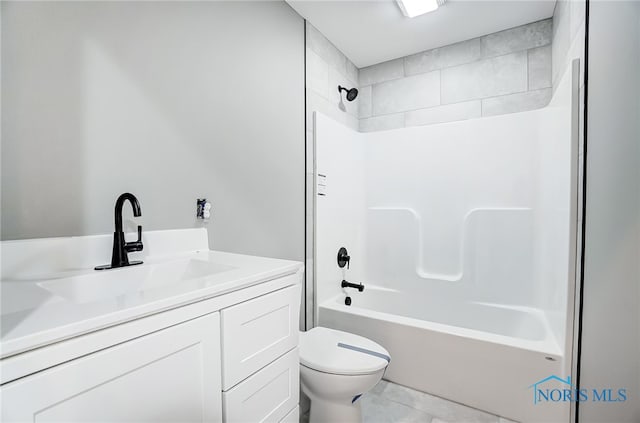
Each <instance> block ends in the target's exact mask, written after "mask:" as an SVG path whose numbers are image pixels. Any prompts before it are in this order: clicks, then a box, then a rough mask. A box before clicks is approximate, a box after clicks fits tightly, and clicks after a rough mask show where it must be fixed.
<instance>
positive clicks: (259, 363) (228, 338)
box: [220, 276, 300, 391]
mask: <svg viewBox="0 0 640 423" xmlns="http://www.w3.org/2000/svg"><path fill="white" fill-rule="evenodd" d="M294 278H297V277H296V276H294ZM296 280H297V279H296ZM299 314H300V285H299V284H296V285H293V286H290V287H288V288H284V289H281V290H279V291H276V292H272V293H270V294H267V295H263V296H261V297H258V298H254V299H253V300H249V301H246V302H244V303H241V304H238V305H235V306H233V307H229V308H226V309H224V310H222V311H221V313H220V317H221V325H222V367H223V369H222V390H223V391H226V390H228V389H230V388H231V387H233V386H234V385H236V384H237V383H238V382H240V381H241V380H243V379H245V378H246V377H248V376H249V375H251V374H253V373H255V372H256V371H258V370H260V369H261V368H263V367H264V366H266V365H267V364H269V363H271V362H272V361H273V360H275V359H276V358H278V357H280V356H281V355H282V354H284V353H286V352H287V351H289V350H290V349H292V348H294V347H296V346H297V345H298V315H299Z"/></svg>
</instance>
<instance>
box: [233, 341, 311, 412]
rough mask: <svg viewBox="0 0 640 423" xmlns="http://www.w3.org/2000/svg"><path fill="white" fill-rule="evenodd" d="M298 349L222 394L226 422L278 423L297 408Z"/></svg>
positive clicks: (298, 387) (298, 389)
mask: <svg viewBox="0 0 640 423" xmlns="http://www.w3.org/2000/svg"><path fill="white" fill-rule="evenodd" d="M299 373H300V370H299V360H298V349H297V348H296V349H293V350H291V351H289V352H288V353H287V354H285V355H283V356H282V357H280V358H279V359H278V360H276V361H275V362H273V363H271V364H269V365H268V366H267V367H265V368H264V369H262V370H260V371H259V372H258V373H256V374H254V375H252V376H251V377H249V378H247V379H246V380H244V381H242V382H241V383H240V384H238V385H237V386H234V387H233V388H232V389H230V390H229V391H227V392H223V393H222V402H223V406H222V409H223V413H224V421H225V422H226V423H232V422H239V423H245V422H279V421H281V420H282V419H283V418H284V417H286V416H287V415H288V414H289V412H290V411H291V410H292V409H293V408H297V406H298V399H299V398H298V397H299V395H300V384H299V383H300V382H299V380H300V379H299Z"/></svg>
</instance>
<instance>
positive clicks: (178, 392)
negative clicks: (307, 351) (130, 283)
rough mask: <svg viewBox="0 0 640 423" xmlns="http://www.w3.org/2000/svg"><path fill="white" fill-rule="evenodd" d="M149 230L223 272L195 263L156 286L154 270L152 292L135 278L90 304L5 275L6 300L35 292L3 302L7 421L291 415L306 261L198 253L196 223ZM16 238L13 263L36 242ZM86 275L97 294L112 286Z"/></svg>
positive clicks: (0, 366)
mask: <svg viewBox="0 0 640 423" xmlns="http://www.w3.org/2000/svg"><path fill="white" fill-rule="evenodd" d="M154 236H156V237H158V238H160V237H161V236H164V237H165V238H167V240H166V241H165V244H166V245H171V246H172V248H174V247H173V246H175V245H179V244H180V242H182V244H183V245H187V247H185V249H188V248H191V250H188V251H189V256H188V260H191V262H190V263H191V264H190V265H189V266H191V267H189V268H195V267H196V265H198V268H200V267H202V268H205V269H211V268H215V269H220V268H228V269H229V270H227V271H226V274H225V273H222V272H218V273H216V274H214V275H213V276H207V275H206V274H205V275H204V276H202V273H197V272H196V273H197V275H198V278H196V279H184V278H183V279H181V280H178V281H176V282H175V283H174V284H172V285H169V286H167V287H166V288H162V287H161V288H160V289H158V288H157V286H158V285H157V284H156V285H154V283H155V282H154V280H152V279H149V281H150V282H148V283H149V286H150V288H149V289H148V290H147V289H146V288H145V289H144V290H140V289H139V288H138V287H136V286H134V287H132V288H131V290H130V291H127V292H126V293H125V294H122V290H120V291H119V293H120V294H119V295H120V296H119V297H116V298H115V299H114V298H109V297H108V296H106V297H105V299H104V301H102V302H96V303H89V304H88V303H83V302H82V301H80V300H81V299H82V298H86V296H72V295H69V296H67V298H64V297H58V296H55V295H51V294H47V293H46V292H45V291H43V290H42V289H41V288H40V287H41V286H42V284H40V285H39V282H31V279H29V278H27V277H24V278H22V279H20V278H19V277H15V276H11V277H7V276H5V275H3V287H2V288H3V291H2V293H3V297H4V298H3V305H5V304H9V303H5V302H4V300H6V299H7V298H8V296H12V297H13V298H14V299H16V298H20V296H19V295H16V294H20V293H23V294H22V298H24V297H25V296H26V295H27V294H29V295H31V293H36V294H38V296H37V297H34V300H33V301H31V302H26V303H22V304H19V303H17V302H16V301H15V300H14V301H13V303H11V304H10V305H12V307H13V308H10V307H4V310H3V311H2V313H3V315H2V319H3V321H2V335H3V337H2V342H1V343H0V354H1V357H2V358H1V359H0V407H1V419H0V420H1V421H2V422H7V423H8V422H26V421H30V422H53V421H57V422H91V421H100V422H136V423H138V422H163V421H164V422H242V423H250V422H285V423H293V422H297V421H298V400H299V398H298V395H299V359H298V322H299V318H298V317H299V316H298V315H299V310H300V297H301V279H302V265H301V264H299V263H295V262H289V261H284V260H274V259H265V258H260V257H249V256H239V255H235V254H228V253H218V252H213V251H209V250H207V249H204V250H203V249H202V248H201V247H203V246H206V232H202V231H200V232H194V231H191V232H184V231H180V232H172V233H169V234H156V235H154ZM192 239H194V240H195V241H198V240H200V241H199V244H198V243H196V242H195V241H193V242H192ZM185 240H186V241H189V242H186V241H185ZM178 241H180V242H178ZM56 242H57V241H56ZM65 242H66V241H65ZM73 242H74V243H76V244H77V242H78V241H77V240H73ZM92 242H93V241H92ZM101 242H102V241H101ZM47 243H51V241H46V242H45V241H43V242H42V243H41V244H38V245H44V247H42V248H45V247H46V248H49V246H48V245H49V244H47ZM85 243H86V241H85ZM196 244H197V245H196ZM5 245H6V244H4V243H3V247H5ZM83 245H84V244H83ZM106 245H107V244H106V243H105V246H106ZM158 245H162V244H160V243H158ZM197 246H199V247H200V248H196V247H197ZM18 247H19V248H18ZM18 247H15V246H13V245H9V246H8V247H5V248H3V249H4V250H5V251H3V258H7V257H9V258H11V259H12V260H7V261H8V262H9V264H11V262H12V261H13V262H15V263H20V262H21V261H22V262H28V260H26V259H25V258H24V256H25V255H26V254H27V253H30V251H27V252H26V253H25V252H23V250H24V249H25V248H29V249H33V245H32V244H29V245H27V246H26V247H23V246H22V245H19V246H18ZM55 247H56V250H59V249H60V248H59V245H58V244H56V245H55ZM12 248H14V249H15V251H13V252H11V254H6V253H5V252H6V251H7V250H11V249H12ZM41 250H42V249H41V248H40V249H38V251H37V252H38V254H40V255H42V253H41ZM71 250H72V251H73V252H77V251H79V249H78V248H76V245H75V244H74V248H73V249H71ZM177 253H181V252H180V251H178V252H177ZM91 260H92V261H95V258H92V259H91ZM179 260H182V261H184V260H185V259H184V255H180V256H179ZM163 263H164V262H163ZM180 263H182V262H180ZM202 263H204V264H206V266H204V265H203V264H202ZM212 264H215V266H213V265H212ZM150 265H151V266H158V265H156V264H150ZM223 265H224V266H226V267H223ZM143 266H144V265H143ZM163 266H164V267H163V269H164V268H166V267H170V266H173V265H172V264H168V265H163ZM174 267H177V266H174ZM141 268H142V266H140V267H138V271H139V269H141ZM142 269H143V270H144V268H142ZM152 270H153V269H152ZM124 271H125V272H126V270H124ZM116 272H123V271H120V270H118V271H116ZM149 274H153V272H152V271H150V272H149ZM88 275H89V277H91V276H92V275H94V274H93V273H90V272H88ZM97 275H100V274H97ZM113 275H114V278H115V277H116V276H117V275H118V274H117V273H113ZM125 276H126V275H125ZM87 280H88V281H89V283H94V284H96V285H95V287H99V288H101V289H102V291H99V292H103V291H105V292H108V289H110V286H111V285H109V283H110V282H109V283H105V284H102V280H96V279H87ZM114 280H115V279H114ZM125 280H127V279H125ZM131 280H134V279H131ZM24 281H27V282H24ZM52 281H55V282H57V281H61V282H60V283H61V284H62V283H64V284H66V285H64V286H65V287H69V286H71V285H70V284H71V282H69V280H68V279H67V280H60V279H52ZM134 281H135V280H134ZM72 282H73V284H74V285H73V286H74V287H75V286H80V285H82V286H81V288H82V289H84V290H86V289H88V288H87V287H91V286H90V285H84V283H85V282H84V279H81V280H80V279H79V280H78V282H76V280H73V281H72ZM50 283H52V282H47V284H50ZM98 284H100V285H98ZM23 285H24V287H25V289H24V290H23V291H20V292H18V289H22V288H21V287H22V286H23ZM61 286H62V285H61ZM116 288H118V289H119V288H121V286H119V285H118V286H116V287H115V288H114V289H116ZM65 292H66V291H65ZM82 292H85V291H82ZM95 296H96V295H94V294H93V293H92V295H91V298H92V299H93V298H94V297H95ZM71 299H73V300H75V302H74V301H72V300H71Z"/></svg>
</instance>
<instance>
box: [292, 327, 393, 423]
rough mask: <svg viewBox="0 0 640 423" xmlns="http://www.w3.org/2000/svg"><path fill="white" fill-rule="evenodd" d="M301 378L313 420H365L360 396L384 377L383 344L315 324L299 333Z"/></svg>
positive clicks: (313, 422)
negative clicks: (309, 402) (313, 326)
mask: <svg viewBox="0 0 640 423" xmlns="http://www.w3.org/2000/svg"><path fill="white" fill-rule="evenodd" d="M299 350H300V382H301V384H302V391H303V392H304V393H305V394H306V395H307V396H308V397H309V399H310V400H311V411H310V414H309V422H310V423H324V422H327V423H328V422H331V423H334V422H344V423H359V422H361V421H362V410H361V407H360V401H359V400H360V397H361V396H362V395H363V394H365V393H366V392H367V391H369V390H370V389H371V388H373V387H374V386H376V384H377V383H378V382H380V380H381V379H382V375H383V374H384V372H385V370H386V368H387V366H388V365H389V361H391V358H390V357H389V353H388V352H387V350H385V349H384V348H383V347H381V346H380V345H378V344H377V343H375V342H373V341H372V340H370V339H367V338H365V337H362V336H358V335H354V334H352V333H348V332H342V331H339V330H334V329H329V328H323V327H315V328H313V329H311V330H308V331H307V332H301V333H300V348H299Z"/></svg>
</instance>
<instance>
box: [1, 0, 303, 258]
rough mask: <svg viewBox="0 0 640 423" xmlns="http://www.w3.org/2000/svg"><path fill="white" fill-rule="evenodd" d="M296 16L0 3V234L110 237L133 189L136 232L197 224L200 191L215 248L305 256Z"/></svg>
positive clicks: (273, 7)
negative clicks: (139, 227)
mask: <svg viewBox="0 0 640 423" xmlns="http://www.w3.org/2000/svg"><path fill="white" fill-rule="evenodd" d="M303 25H304V21H303V19H302V18H301V17H300V16H299V15H297V14H296V13H295V12H294V11H293V10H292V9H291V8H290V7H289V6H287V5H286V4H285V3H284V2H112V3H107V2H104V3H103V2H69V3H54V2H42V3H41V2H2V86H3V91H2V107H3V115H2V239H19V238H34V237H52V236H69V235H86V234H99V233H110V232H112V231H113V206H114V202H115V199H116V197H117V196H118V195H119V194H120V193H122V192H125V191H130V192H132V193H134V194H135V195H137V197H138V198H139V200H140V202H141V205H142V213H143V216H142V224H143V227H144V229H147V230H150V229H167V228H187V227H194V226H198V225H200V224H201V223H199V222H197V221H196V219H195V201H196V198H198V197H207V198H208V199H210V200H211V201H212V203H213V217H212V220H211V222H210V223H209V224H208V225H207V226H208V228H209V230H210V237H211V241H212V242H211V244H212V246H213V248H216V249H220V250H226V251H232V252H241V253H248V254H257V255H264V256H272V257H281V258H289V259H297V260H302V259H303V258H304V181H305V179H304V178H305V174H304V92H303V87H304V32H303V31H304V26H303ZM276 58H277V60H274V59H276ZM130 216H131V212H130V211H127V213H126V215H125V217H126V218H127V217H130ZM127 220H128V222H127V223H128V227H129V228H134V223H133V221H132V220H131V219H127Z"/></svg>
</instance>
